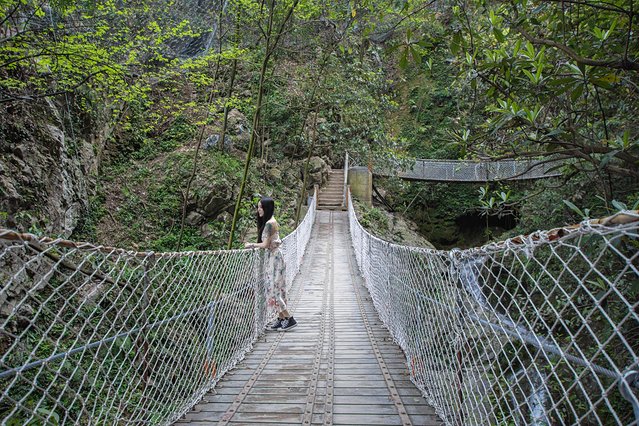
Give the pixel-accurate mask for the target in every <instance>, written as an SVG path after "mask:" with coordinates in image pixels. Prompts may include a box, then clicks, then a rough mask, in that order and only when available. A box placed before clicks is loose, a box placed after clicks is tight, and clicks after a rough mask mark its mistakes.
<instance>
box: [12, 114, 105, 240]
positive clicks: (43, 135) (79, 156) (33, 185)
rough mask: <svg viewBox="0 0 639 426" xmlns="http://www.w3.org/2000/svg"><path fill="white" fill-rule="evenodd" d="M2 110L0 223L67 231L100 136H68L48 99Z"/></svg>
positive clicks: (83, 206)
mask: <svg viewBox="0 0 639 426" xmlns="http://www.w3.org/2000/svg"><path fill="white" fill-rule="evenodd" d="M7 112H8V113H7V114H3V115H2V117H1V118H0V124H1V127H0V195H1V196H0V226H3V227H8V228H11V229H16V230H18V231H21V232H29V231H32V232H41V233H44V234H48V235H61V236H64V237H68V236H69V235H71V233H72V232H73V230H74V229H75V228H76V227H77V225H78V222H79V220H80V218H81V217H82V215H83V214H85V213H86V212H87V210H88V200H89V196H90V195H91V194H92V193H93V191H94V187H95V176H96V174H97V169H98V164H99V153H101V152H102V146H103V142H102V139H101V138H100V137H97V136H96V135H92V136H91V137H90V139H91V141H92V143H89V142H87V141H86V140H84V139H82V137H81V136H79V135H77V134H76V138H71V137H70V135H69V133H70V132H65V130H64V129H63V125H62V123H61V122H60V119H59V118H58V117H59V116H60V115H59V113H58V111H57V109H56V107H55V106H54V105H53V104H51V103H49V104H47V105H45V106H39V107H38V106H35V107H34V106H33V105H22V106H19V107H13V109H11V110H8V111H7Z"/></svg>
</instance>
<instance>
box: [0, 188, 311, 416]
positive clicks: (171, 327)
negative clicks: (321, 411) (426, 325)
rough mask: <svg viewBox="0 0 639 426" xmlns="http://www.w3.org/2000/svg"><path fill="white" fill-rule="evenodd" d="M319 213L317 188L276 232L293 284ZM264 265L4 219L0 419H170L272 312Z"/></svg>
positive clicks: (246, 345)
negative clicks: (89, 240) (61, 236)
mask: <svg viewBox="0 0 639 426" xmlns="http://www.w3.org/2000/svg"><path fill="white" fill-rule="evenodd" d="M314 219H315V197H313V198H312V202H311V205H310V206H309V209H308V212H307V214H306V216H305V218H304V220H303V221H302V223H301V224H300V226H299V227H298V228H297V229H296V230H295V231H294V232H293V233H292V234H290V235H288V236H287V237H286V238H284V240H283V242H282V250H283V252H284V257H285V262H286V266H287V279H288V281H287V283H288V285H289V286H290V284H291V283H292V280H293V277H294V276H295V275H296V274H297V272H298V271H299V266H300V264H301V261H302V258H303V255H304V250H305V248H306V245H307V243H308V240H309V238H310V234H311V228H312V225H313V222H314ZM263 264H264V259H263V251H261V250H228V251H226V250H223V251H210V252H183V253H138V252H130V251H124V250H120V249H113V248H105V247H96V246H92V245H90V244H86V243H72V242H68V241H63V240H49V239H38V238H36V237H35V236H32V235H29V234H17V233H15V232H12V231H8V230H0V282H2V288H1V289H0V324H1V327H0V389H2V394H1V395H0V419H1V420H0V421H1V424H2V425H7V424H9V425H13V424H64V423H66V424H115V423H117V424H170V423H171V422H172V421H174V420H176V419H177V418H178V417H179V416H180V415H181V414H182V413H184V412H185V411H186V410H188V409H189V408H190V407H191V406H193V405H194V404H195V403H196V402H197V401H198V400H199V399H200V398H201V396H202V395H203V394H204V393H205V392H206V391H208V390H209V389H210V388H211V387H213V386H214V385H215V383H216V382H217V381H218V380H219V378H220V377H221V376H222V375H223V374H224V372H226V371H227V370H229V369H230V368H232V367H233V366H234V365H235V364H236V363H237V362H238V361H239V360H240V359H241V358H242V357H243V356H244V354H245V353H246V352H247V351H248V350H250V349H251V347H252V344H253V342H254V341H255V339H256V338H257V336H258V335H259V334H260V333H261V332H262V331H263V330H264V326H265V324H266V323H267V321H269V320H270V319H271V316H272V314H273V313H272V312H269V311H268V309H267V304H266V297H265V294H266V288H265V286H266V283H265V280H264V269H263Z"/></svg>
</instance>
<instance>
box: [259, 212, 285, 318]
mask: <svg viewBox="0 0 639 426" xmlns="http://www.w3.org/2000/svg"><path fill="white" fill-rule="evenodd" d="M279 228H280V227H279V225H278V224H277V222H276V221H275V219H273V220H270V221H268V222H266V224H265V225H264V230H263V231H262V241H266V240H267V239H268V237H269V236H271V243H270V245H269V247H267V249H266V258H265V263H266V265H265V269H266V279H267V280H268V287H267V289H268V290H267V291H268V304H269V306H273V307H275V309H277V311H278V312H282V311H285V310H286V264H285V263H284V256H283V255H282V250H280V245H281V244H282V240H281V239H280V234H279Z"/></svg>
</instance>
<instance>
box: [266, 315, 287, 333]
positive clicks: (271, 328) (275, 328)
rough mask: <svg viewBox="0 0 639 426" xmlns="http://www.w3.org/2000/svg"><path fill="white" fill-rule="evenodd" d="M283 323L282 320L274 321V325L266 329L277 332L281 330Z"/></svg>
mask: <svg viewBox="0 0 639 426" xmlns="http://www.w3.org/2000/svg"><path fill="white" fill-rule="evenodd" d="M283 321H284V320H283V319H282V318H278V319H276V320H275V322H274V323H272V324H271V325H269V326H268V329H269V330H273V331H275V330H279V329H280V328H282V322H283Z"/></svg>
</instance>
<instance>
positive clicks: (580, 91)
mask: <svg viewBox="0 0 639 426" xmlns="http://www.w3.org/2000/svg"><path fill="white" fill-rule="evenodd" d="M583 93H584V85H583V84H580V85H579V86H577V87H575V89H574V90H573V91H572V93H570V99H572V101H573V102H575V101H576V100H577V99H579V98H580V97H581V95H582V94H583Z"/></svg>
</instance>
